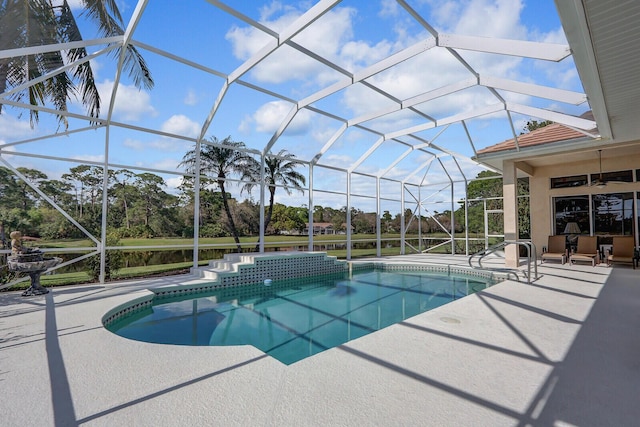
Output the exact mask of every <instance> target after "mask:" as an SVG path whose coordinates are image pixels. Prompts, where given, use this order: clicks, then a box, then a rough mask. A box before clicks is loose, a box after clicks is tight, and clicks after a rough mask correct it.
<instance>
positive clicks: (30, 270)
mask: <svg viewBox="0 0 640 427" xmlns="http://www.w3.org/2000/svg"><path fill="white" fill-rule="evenodd" d="M61 262H62V258H57V257H47V258H45V257H44V254H43V253H42V252H41V251H32V252H28V253H23V254H14V255H13V256H9V257H7V264H8V265H9V271H14V272H18V273H27V274H29V277H31V286H29V289H27V290H26V291H24V292H23V293H22V296H23V297H28V296H32V295H43V294H46V293H48V292H49V290H48V289H47V288H45V287H44V286H42V285H41V284H40V275H41V274H42V273H44V272H45V271H47V270H48V269H50V268H51V267H55V266H56V265H58V264H60V263H61Z"/></svg>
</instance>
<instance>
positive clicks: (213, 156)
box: [180, 136, 259, 252]
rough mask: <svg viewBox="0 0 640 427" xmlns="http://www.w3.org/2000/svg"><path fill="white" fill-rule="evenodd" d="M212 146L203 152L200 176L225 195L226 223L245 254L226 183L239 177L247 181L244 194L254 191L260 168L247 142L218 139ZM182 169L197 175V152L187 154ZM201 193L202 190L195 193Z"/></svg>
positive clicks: (223, 196) (212, 139)
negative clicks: (246, 147) (211, 182)
mask: <svg viewBox="0 0 640 427" xmlns="http://www.w3.org/2000/svg"><path fill="white" fill-rule="evenodd" d="M209 142H210V144H214V145H210V144H203V145H202V147H201V149H200V171H199V172H200V175H203V174H204V175H210V176H211V177H212V178H213V179H214V180H215V182H216V184H218V187H219V188H220V192H221V193H222V204H223V206H224V211H225V214H226V215H227V220H228V221H229V228H230V229H231V233H232V235H233V239H234V240H235V242H236V246H237V248H238V252H242V246H241V245H240V237H239V235H238V229H237V228H236V224H235V222H234V220H233V216H232V215H231V208H230V207H229V196H228V194H227V190H226V188H225V184H226V180H227V178H229V177H230V176H231V175H239V177H240V179H241V180H243V181H246V183H245V184H244V185H243V186H242V188H241V192H242V191H245V190H246V191H248V192H250V191H251V188H252V187H253V185H255V184H254V182H253V180H254V177H255V171H256V170H259V165H258V162H257V161H256V159H254V158H253V157H251V156H250V155H249V154H247V153H246V152H244V151H243V150H242V149H243V148H245V144H244V142H240V141H233V140H232V139H231V137H230V136H228V137H226V138H225V139H224V140H222V141H219V140H218V139H217V138H216V137H212V138H210V139H209ZM180 166H185V167H186V170H187V172H190V173H197V172H198V171H196V170H195V168H196V151H195V149H194V150H190V151H188V152H187V153H186V154H185V155H184V157H183V158H182V162H181V163H180ZM195 191H199V190H195Z"/></svg>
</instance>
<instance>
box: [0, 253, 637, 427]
mask: <svg viewBox="0 0 640 427" xmlns="http://www.w3.org/2000/svg"><path fill="white" fill-rule="evenodd" d="M369 261H370V260H369ZM384 261H386V262H398V263H429V264H432V263H438V264H441V263H446V264H451V265H459V266H465V265H466V257H461V256H444V257H443V256H435V255H427V256H425V255H421V256H404V257H389V258H385V259H384ZM539 271H540V273H541V277H540V278H539V279H538V280H537V281H535V282H534V283H533V284H531V285H527V284H525V283H518V282H513V281H507V282H503V283H500V284H498V285H496V286H493V287H491V288H488V289H486V290H484V291H482V292H479V293H477V294H474V295H471V296H469V297H465V298H462V299H460V300H457V301H454V302H452V303H450V304H447V305H445V306H442V307H439V308H437V309H434V310H432V311H429V312H426V313H423V314H420V315H418V316H415V317H411V318H408V319H405V320H404V321H403V322H401V323H399V324H396V325H393V326H391V327H388V328H386V329H383V330H381V331H378V332H375V333H373V334H370V335H367V336H365V337H362V338H360V339H357V340H354V341H350V342H347V343H346V344H344V345H342V346H340V347H337V348H334V349H331V350H328V351H325V352H322V353H320V354H318V355H316V356H313V357H310V358H307V359H304V360H302V361H300V362H297V363H294V364H292V365H289V366H286V365H283V364H282V363H280V362H278V361H276V360H274V359H272V358H271V357H268V356H266V355H264V354H263V353H261V352H260V351H259V350H257V349H255V348H253V347H250V346H239V347H186V346H167V345H156V344H147V343H141V342H136V341H131V340H127V339H123V338H120V337H117V336H115V335H113V334H111V333H110V332H108V331H106V330H105V329H104V328H102V325H101V318H102V316H103V315H104V313H106V311H107V310H109V309H111V308H112V307H114V306H116V305H118V304H121V303H123V302H125V301H127V300H129V299H131V298H132V297H133V296H135V295H136V294H137V293H139V292H141V291H143V290H144V289H146V288H147V287H153V286H157V285H158V284H166V283H171V282H173V281H181V280H182V281H184V280H188V279H189V277H188V276H177V277H173V278H163V279H162V280H161V281H146V282H145V281H130V282H121V283H117V284H108V285H105V286H104V287H102V286H96V285H91V286H86V287H73V288H61V289H53V290H52V291H51V292H50V293H49V294H47V295H42V296H37V297H29V298H22V297H19V293H18V292H9V293H0V396H2V399H1V400H0V411H1V413H2V421H1V422H0V424H2V425H3V426H4V425H7V426H23V425H38V426H76V425H77V426H80V425H81V426H85V425H87V426H113V425H154V426H165V425H166V426H175V425H248V424H259V425H266V426H306V425H308V426H313V425H318V426H326V425H359V426H363V425H423V426H446V425H456V426H461V425H470V426H471V425H473V426H477V425H487V426H554V425H557V426H566V425H573V426H602V425H615V426H627V425H629V426H632V425H637V420H638V419H640V405H638V404H637V396H638V392H639V391H640V340H638V339H637V337H638V333H637V331H636V329H635V328H636V327H637V326H638V325H640V280H638V279H639V278H640V271H637V270H633V269H631V268H630V267H625V266H616V267H613V268H609V267H605V266H604V265H601V266H597V267H595V268H594V267H591V266H581V265H576V266H568V265H560V264H553V263H545V264H543V265H541V266H539Z"/></svg>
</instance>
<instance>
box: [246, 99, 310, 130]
mask: <svg viewBox="0 0 640 427" xmlns="http://www.w3.org/2000/svg"><path fill="white" fill-rule="evenodd" d="M291 108H292V105H291V104H290V103H288V102H285V101H273V102H268V103H266V104H264V105H262V106H261V107H260V108H258V110H257V111H256V112H255V113H254V115H253V116H252V118H251V120H244V121H243V123H242V124H241V127H242V128H246V126H247V125H248V124H249V123H255V126H256V130H257V131H258V132H266V133H273V132H275V131H276V130H278V128H279V127H280V124H281V123H282V121H283V120H284V118H285V117H286V116H287V114H289V112H290V111H291ZM310 126H311V115H310V113H309V112H308V111H306V110H301V111H299V112H298V113H297V114H296V117H295V118H294V119H293V121H292V122H291V123H290V124H289V126H288V127H287V130H286V132H287V134H288V135H299V134H302V133H304V132H306V131H307V130H309V128H310Z"/></svg>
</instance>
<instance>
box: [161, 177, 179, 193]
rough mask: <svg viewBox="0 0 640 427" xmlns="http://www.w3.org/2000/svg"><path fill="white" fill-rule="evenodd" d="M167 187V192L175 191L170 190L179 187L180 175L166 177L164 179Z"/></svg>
mask: <svg viewBox="0 0 640 427" xmlns="http://www.w3.org/2000/svg"><path fill="white" fill-rule="evenodd" d="M165 182H166V184H167V187H168V188H169V190H170V191H169V192H170V193H174V192H175V191H171V190H177V189H178V187H180V186H181V185H182V177H181V176H177V177H174V178H168V179H166V180H165Z"/></svg>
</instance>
